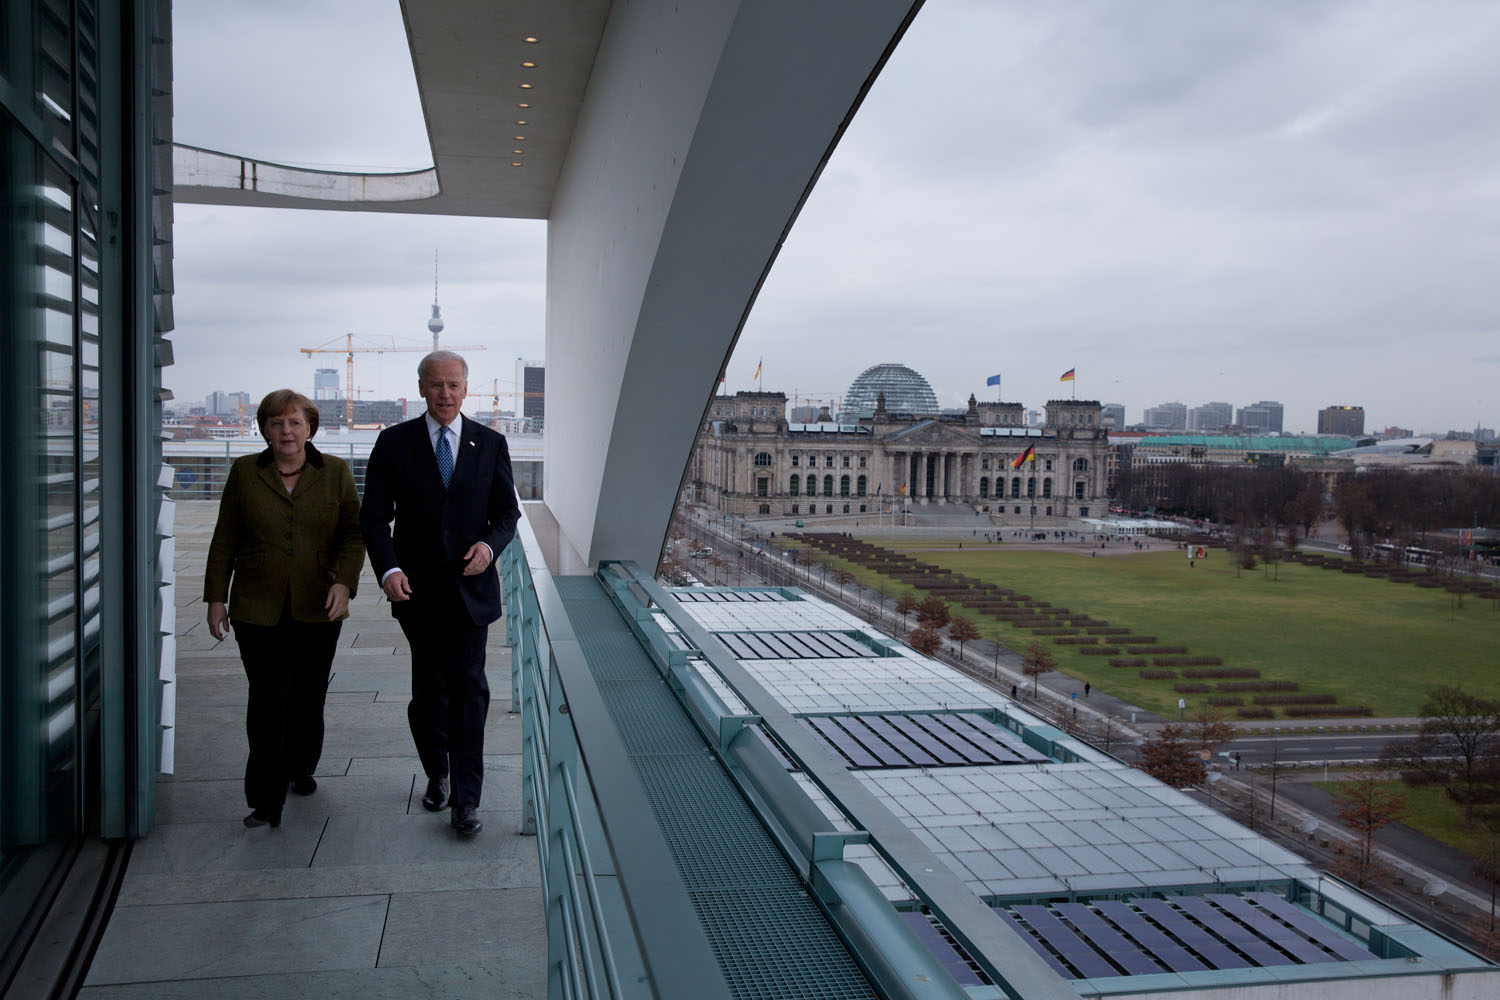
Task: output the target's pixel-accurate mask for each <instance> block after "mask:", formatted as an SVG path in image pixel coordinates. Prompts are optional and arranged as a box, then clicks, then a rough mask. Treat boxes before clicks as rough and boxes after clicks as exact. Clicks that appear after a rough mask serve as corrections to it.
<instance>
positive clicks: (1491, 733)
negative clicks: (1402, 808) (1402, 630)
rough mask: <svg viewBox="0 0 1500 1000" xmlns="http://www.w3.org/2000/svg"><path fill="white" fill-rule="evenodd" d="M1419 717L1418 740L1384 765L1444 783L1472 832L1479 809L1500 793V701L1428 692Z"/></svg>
mask: <svg viewBox="0 0 1500 1000" xmlns="http://www.w3.org/2000/svg"><path fill="white" fill-rule="evenodd" d="M1419 712H1420V713H1421V716H1422V725H1421V727H1420V728H1419V729H1418V730H1417V735H1416V736H1415V737H1414V738H1412V739H1407V740H1398V741H1395V742H1393V743H1390V744H1388V745H1387V746H1386V748H1385V751H1384V752H1383V753H1382V755H1381V756H1382V759H1383V760H1385V761H1386V762H1388V763H1390V764H1394V765H1396V766H1399V767H1401V768H1402V769H1403V772H1406V773H1407V774H1410V775H1412V776H1420V778H1422V779H1425V780H1429V781H1438V782H1440V783H1442V784H1443V786H1444V787H1445V788H1447V789H1448V794H1449V795H1450V796H1451V797H1453V798H1454V799H1456V800H1458V801H1459V802H1462V803H1463V806H1464V825H1465V826H1471V825H1473V822H1474V805H1475V803H1477V802H1480V801H1483V800H1485V799H1487V798H1489V797H1490V794H1491V793H1492V791H1493V790H1494V789H1496V788H1497V787H1500V701H1495V700H1493V699H1490V698H1481V697H1479V696H1478V695H1473V694H1470V693H1469V692H1467V691H1465V690H1463V688H1460V687H1453V686H1447V685H1443V686H1439V687H1434V688H1429V689H1428V691H1427V700H1426V701H1424V702H1423V703H1422V707H1421V708H1420V709H1419ZM1403 776H1405V774H1404V775H1403Z"/></svg>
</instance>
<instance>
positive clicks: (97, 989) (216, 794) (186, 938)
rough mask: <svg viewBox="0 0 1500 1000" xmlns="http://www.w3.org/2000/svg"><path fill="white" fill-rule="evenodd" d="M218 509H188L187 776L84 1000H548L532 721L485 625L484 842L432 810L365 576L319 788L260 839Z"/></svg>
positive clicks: (164, 799) (131, 873)
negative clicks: (224, 635) (210, 566)
mask: <svg viewBox="0 0 1500 1000" xmlns="http://www.w3.org/2000/svg"><path fill="white" fill-rule="evenodd" d="M216 514H217V504H214V503H207V502H189V503H179V504H178V505H177V515H176V518H177V520H176V525H177V527H176V562H177V588H176V604H177V636H178V638H177V673H178V684H177V725H176V730H175V732H176V768H175V773H174V774H172V775H165V776H163V778H162V780H161V784H160V785H159V786H158V791H157V809H158V813H157V826H156V830H155V832H153V833H152V834H151V836H149V837H147V838H146V839H144V840H142V841H140V842H139V843H137V844H136V845H135V849H134V853H133V855H132V857H131V859H130V865H129V869H128V871H127V874H126V877H125V883H124V886H123V888H122V889H121V892H120V896H119V900H118V902H117V904H116V906H115V910H114V915H113V917H112V918H111V920H110V924H109V929H108V931H107V932H106V934H105V936H104V940H103V942H102V944H101V945H100V947H99V950H98V953H97V955H96V956H95V958H94V961H93V964H92V967H91V969H90V972H89V976H88V979H87V983H86V985H85V988H84V989H83V991H82V992H81V993H80V994H79V996H80V997H82V998H83V1000H114V998H132V1000H134V998H146V997H150V998H153V1000H156V998H165V1000H172V998H198V997H204V996H214V997H218V998H224V1000H239V998H251V997H255V998H275V997H293V996H316V997H320V998H326V1000H336V998H343V997H351V998H352V997H358V998H359V1000H384V998H387V997H390V998H395V997H401V998H420V997H459V998H462V997H487V998H493V997H499V998H506V1000H512V998H515V1000H519V998H532V997H536V998H540V997H543V996H544V995H545V994H546V956H547V945H546V926H545V921H544V919H543V912H542V906H543V904H542V896H541V891H540V888H539V886H540V877H539V873H538V869H537V852H536V841H535V839H534V838H531V837H522V836H520V835H519V834H517V833H516V832H515V831H516V829H517V827H518V823H519V807H520V758H519V753H520V739H521V726H520V718H519V716H517V715H512V714H510V713H509V708H510V705H509V701H508V698H509V693H510V651H509V650H508V649H507V648H506V647H504V646H503V645H502V643H503V641H504V637H505V629H504V627H503V623H497V624H496V625H495V626H492V627H491V629H490V647H489V659H488V668H489V675H490V689H491V693H492V701H491V705H490V716H489V725H488V729H487V732H486V736H485V749H486V750H487V751H488V753H487V755H486V765H485V768H486V777H487V780H486V782H485V796H484V804H483V808H482V810H481V814H480V815H481V818H482V819H483V820H484V832H483V833H481V834H480V835H479V837H478V838H476V839H475V840H473V841H471V842H464V841H460V840H459V839H458V838H457V837H456V836H454V834H453V831H452V830H451V829H450V828H449V826H448V814H447V813H446V812H444V813H439V814H432V813H428V812H426V811H425V810H423V808H422V805H421V802H420V801H419V800H420V798H421V794H422V789H423V786H424V784H425V779H423V778H422V776H421V767H420V765H419V763H418V761H417V755H416V752H415V751H414V749H413V747H412V742H411V735H410V733H409V731H408V729H407V723H406V702H407V698H408V696H409V693H410V669H409V662H410V661H409V660H408V658H407V649H406V644H405V639H404V637H403V636H402V635H401V630H400V628H399V627H398V626H397V625H396V623H395V622H394V621H393V620H392V619H391V617H390V614H389V612H388V610H387V605H386V604H385V603H384V600H383V599H382V598H380V597H379V589H378V588H377V587H376V585H375V581H374V578H373V576H372V575H371V573H370V572H369V569H368V567H367V568H366V571H365V576H364V579H363V580H361V582H360V589H359V596H358V597H357V598H356V599H355V600H354V602H353V604H352V606H351V616H350V619H349V620H348V621H347V622H346V623H345V624H344V630H343V633H342V635H341V636H340V640H339V647H340V648H339V651H338V655H337V656H336V657H335V658H334V663H333V670H334V674H333V679H332V682H331V684H330V688H329V694H328V707H327V712H326V718H327V725H328V731H327V737H326V740H325V744H324V750H323V759H322V763H321V765H320V766H319V768H318V772H317V778H318V791H317V793H316V794H315V795H313V796H311V797H309V798H299V797H298V796H295V795H293V796H289V798H288V802H287V806H286V812H285V815H284V817H283V820H282V824H281V826H280V828H279V829H275V830H271V829H265V828H262V829H255V830H249V829H246V828H245V827H244V826H243V824H242V823H241V819H242V817H243V816H244V815H245V814H246V813H247V812H248V811H249V810H248V808H247V807H246V805H245V802H244V797H243V794H242V788H241V779H242V777H243V771H244V764H245V755H246V744H245V725H244V723H245V699H246V690H247V688H246V682H245V675H244V671H243V670H242V668H241V666H240V660H239V654H238V651H237V649H236V648H235V645H234V640H233V638H232V637H231V638H230V639H229V640H226V641H225V642H223V643H216V642H215V641H214V639H213V637H212V636H210V635H209V634H208V627H207V625H206V624H205V620H204V616H205V608H204V606H203V604H202V602H201V601H200V600H199V596H200V594H201V593H202V580H203V564H204V558H205V555H206V553H207V549H208V540H209V536H210V534H211V533H212V531H213V523H214V518H215V516H216Z"/></svg>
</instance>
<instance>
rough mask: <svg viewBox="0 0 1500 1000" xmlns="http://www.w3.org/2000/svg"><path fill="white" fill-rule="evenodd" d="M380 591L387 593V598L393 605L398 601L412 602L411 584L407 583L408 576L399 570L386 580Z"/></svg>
mask: <svg viewBox="0 0 1500 1000" xmlns="http://www.w3.org/2000/svg"><path fill="white" fill-rule="evenodd" d="M380 589H381V590H383V591H385V596H386V597H387V598H388V599H389V600H390V602H391V603H392V604H395V603H396V602H397V601H409V600H411V584H409V583H407V582H406V574H405V573H403V572H401V571H400V570H399V569H398V570H396V572H394V573H392V574H391V575H390V576H388V577H386V578H385V582H384V583H382V584H381V585H380Z"/></svg>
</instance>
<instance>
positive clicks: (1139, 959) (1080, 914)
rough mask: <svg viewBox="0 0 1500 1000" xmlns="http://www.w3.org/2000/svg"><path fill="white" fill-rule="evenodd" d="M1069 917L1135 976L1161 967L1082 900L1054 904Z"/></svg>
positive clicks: (1057, 909)
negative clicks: (1080, 901) (1081, 901)
mask: <svg viewBox="0 0 1500 1000" xmlns="http://www.w3.org/2000/svg"><path fill="white" fill-rule="evenodd" d="M1052 908H1053V909H1054V910H1056V911H1057V912H1058V913H1060V914H1062V915H1063V916H1064V917H1066V918H1067V920H1068V922H1069V923H1070V924H1072V925H1073V926H1074V927H1076V928H1077V929H1078V930H1079V932H1080V933H1082V934H1083V936H1084V937H1085V938H1086V939H1088V941H1089V943H1090V944H1092V945H1093V946H1094V947H1095V948H1096V949H1098V950H1099V951H1101V952H1103V953H1104V954H1106V955H1108V956H1109V957H1110V958H1111V959H1112V960H1113V961H1114V962H1115V963H1116V964H1117V965H1120V966H1122V967H1124V969H1125V971H1126V972H1127V973H1129V974H1130V975H1132V976H1153V975H1155V974H1156V973H1158V972H1161V971H1162V967H1161V966H1160V965H1158V964H1157V963H1156V962H1154V961H1153V960H1152V959H1151V956H1150V955H1148V954H1146V953H1145V952H1143V951H1142V950H1141V949H1140V948H1139V947H1137V946H1136V945H1134V944H1132V943H1131V942H1130V941H1127V940H1126V939H1125V938H1123V937H1121V936H1120V933H1119V932H1118V931H1116V930H1115V929H1114V928H1113V927H1111V926H1109V924H1106V923H1105V922H1104V920H1103V919H1102V918H1101V917H1100V916H1099V915H1098V914H1097V913H1095V912H1094V911H1093V910H1091V909H1089V908H1088V907H1087V906H1085V905H1084V904H1083V903H1056V904H1054V905H1053V907H1052Z"/></svg>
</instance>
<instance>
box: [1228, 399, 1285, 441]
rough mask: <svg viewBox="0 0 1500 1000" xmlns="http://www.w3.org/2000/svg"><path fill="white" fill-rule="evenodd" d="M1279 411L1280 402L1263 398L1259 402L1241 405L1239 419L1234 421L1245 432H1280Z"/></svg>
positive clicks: (1280, 407) (1280, 408) (1280, 409)
mask: <svg viewBox="0 0 1500 1000" xmlns="http://www.w3.org/2000/svg"><path fill="white" fill-rule="evenodd" d="M1281 411H1282V406H1281V404H1280V403H1277V402H1274V401H1272V400H1269V399H1263V400H1261V401H1260V402H1259V403H1252V404H1250V405H1249V406H1244V407H1241V408H1240V415H1239V419H1237V420H1236V421H1235V423H1237V424H1239V425H1240V427H1241V428H1242V429H1243V430H1244V431H1245V433H1246V434H1280V433H1281Z"/></svg>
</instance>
